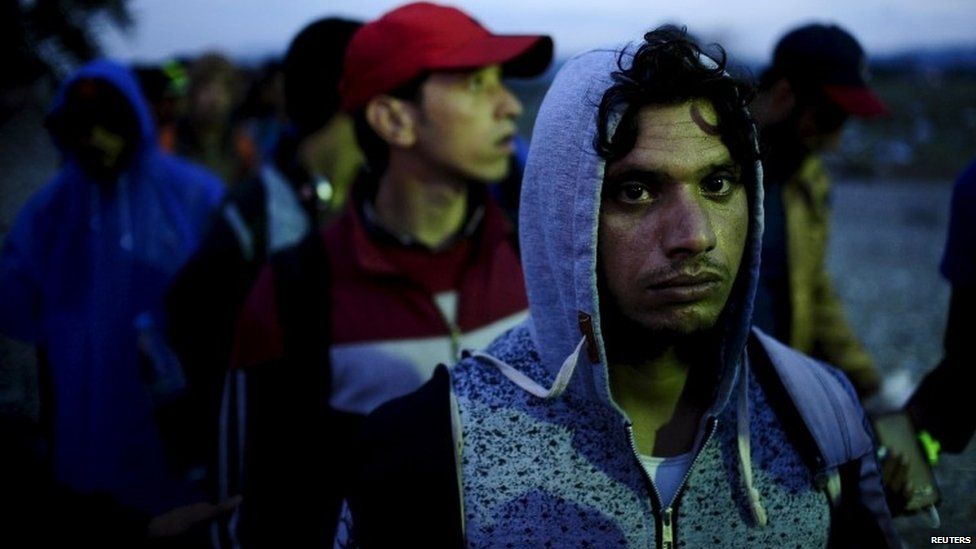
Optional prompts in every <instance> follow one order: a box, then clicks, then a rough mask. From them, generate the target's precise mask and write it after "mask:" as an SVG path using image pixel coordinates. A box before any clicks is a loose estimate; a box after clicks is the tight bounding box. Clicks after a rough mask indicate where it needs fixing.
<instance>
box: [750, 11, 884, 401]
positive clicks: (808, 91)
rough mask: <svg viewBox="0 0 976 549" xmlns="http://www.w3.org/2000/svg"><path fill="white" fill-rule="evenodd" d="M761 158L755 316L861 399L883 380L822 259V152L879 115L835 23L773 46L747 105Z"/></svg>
mask: <svg viewBox="0 0 976 549" xmlns="http://www.w3.org/2000/svg"><path fill="white" fill-rule="evenodd" d="M752 107H753V113H754V114H755V117H756V121H757V122H758V123H759V126H760V129H761V134H762V140H763V145H764V149H765V152H766V158H765V160H764V162H763V167H764V178H763V182H764V187H765V191H766V196H765V200H764V208H765V219H766V229H765V232H764V234H763V261H762V273H761V276H760V282H759V289H758V293H757V297H756V304H755V313H754V315H753V321H754V323H755V324H756V325H757V326H759V327H760V328H762V329H763V330H765V331H766V332H768V333H770V334H772V335H774V336H775V337H777V338H778V339H780V340H781V341H784V342H786V343H788V344H789V345H790V346H791V347H794V348H796V349H798V350H800V351H803V352H806V353H808V354H811V355H812V356H814V357H815V358H818V359H821V360H824V361H826V362H828V363H831V364H834V365H836V366H838V367H840V368H841V369H842V370H844V372H845V373H846V374H847V376H848V377H849V378H850V380H851V381H852V382H853V384H854V387H855V388H856V389H857V391H858V393H859V394H860V396H861V397H862V398H864V397H869V396H871V395H872V394H874V393H876V392H877V390H878V388H879V385H880V382H881V379H880V375H879V373H878V370H877V368H876V367H875V365H874V363H873V362H872V360H871V357H870V356H869V355H868V354H867V352H865V350H864V348H863V346H862V345H861V343H860V342H859V341H858V339H857V337H856V336H855V334H854V332H853V330H852V329H851V328H850V326H849V325H848V323H847V320H846V318H845V314H844V310H843V306H842V304H841V302H840V299H839V298H838V296H837V293H836V292H835V290H834V288H833V285H832V283H831V281H830V278H829V276H828V274H827V271H826V266H825V262H824V260H825V253H826V247H827V232H828V230H827V221H828V219H829V211H828V204H827V196H828V192H829V189H830V179H829V177H828V174H827V171H826V169H825V168H824V166H823V164H822V162H821V160H820V156H819V153H820V152H822V151H824V150H829V149H834V148H836V147H837V146H838V144H839V142H840V135H841V131H842V130H843V127H844V124H845V122H846V121H847V120H848V119H849V118H850V117H852V116H854V117H860V118H870V117H876V116H881V115H884V114H885V113H886V112H887V107H886V106H885V104H884V103H883V102H882V101H881V99H879V98H878V96H877V95H876V94H875V93H874V92H873V91H872V90H871V89H870V88H869V87H868V84H867V58H866V57H865V54H864V50H863V49H862V48H861V46H860V44H858V42H857V40H856V39H855V38H854V37H853V36H851V35H850V33H848V32H847V31H845V30H844V29H842V28H840V27H838V26H836V25H825V24H810V25H805V26H802V27H799V28H796V29H794V30H792V31H790V32H789V33H787V34H786V35H785V36H783V38H782V39H780V41H779V42H778V43H777V45H776V49H775V51H774V53H773V62H772V65H771V66H770V67H769V68H768V69H767V70H766V72H765V73H764V74H763V75H762V76H761V78H760V82H759V93H758V95H757V97H756V99H755V101H754V102H753V105H752Z"/></svg>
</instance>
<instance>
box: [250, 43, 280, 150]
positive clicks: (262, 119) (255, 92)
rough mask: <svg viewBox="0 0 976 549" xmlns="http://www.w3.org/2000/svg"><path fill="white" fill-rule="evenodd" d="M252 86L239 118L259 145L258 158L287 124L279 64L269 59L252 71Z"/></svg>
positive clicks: (276, 139)
mask: <svg viewBox="0 0 976 549" xmlns="http://www.w3.org/2000/svg"><path fill="white" fill-rule="evenodd" d="M251 72H252V73H253V74H252V75H251V78H250V81H251V85H250V86H249V87H248V89H247V93H246V94H245V96H244V102H243V104H242V105H241V108H240V111H239V112H238V119H239V120H240V124H241V125H242V126H243V128H244V131H246V132H247V133H248V134H249V135H250V136H251V139H253V140H254V142H255V143H256V144H257V146H258V150H259V151H260V154H261V157H262V158H263V157H264V156H266V155H267V154H268V153H269V152H270V151H271V150H272V149H273V148H274V146H275V143H276V142H277V141H278V136H279V135H280V134H281V131H282V130H283V129H284V127H285V126H286V125H287V124H288V114H287V112H286V111H285V90H284V73H283V71H282V65H281V61H279V60H278V59H272V60H270V61H267V62H265V63H263V64H262V65H261V66H260V67H259V68H258V69H256V70H254V71H251Z"/></svg>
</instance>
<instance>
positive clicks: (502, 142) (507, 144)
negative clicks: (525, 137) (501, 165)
mask: <svg viewBox="0 0 976 549" xmlns="http://www.w3.org/2000/svg"><path fill="white" fill-rule="evenodd" d="M495 144H496V145H497V146H498V147H499V148H502V149H506V150H509V151H514V150H515V134H514V133H513V134H507V135H505V136H503V137H501V138H500V139H498V141H495Z"/></svg>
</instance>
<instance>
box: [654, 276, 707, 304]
mask: <svg viewBox="0 0 976 549" xmlns="http://www.w3.org/2000/svg"><path fill="white" fill-rule="evenodd" d="M722 280H723V279H722V276H721V275H719V274H718V273H713V272H703V273H698V274H694V275H690V274H680V275H676V276H672V277H668V278H666V279H662V280H656V281H654V282H652V283H651V284H648V285H647V286H646V290H647V291H649V292H652V293H653V294H654V295H655V296H656V297H657V298H659V299H661V300H663V301H665V302H671V303H686V302H691V301H699V300H702V299H706V298H708V297H711V295H712V294H713V293H714V292H715V291H716V290H718V289H719V288H720V286H721V283H722Z"/></svg>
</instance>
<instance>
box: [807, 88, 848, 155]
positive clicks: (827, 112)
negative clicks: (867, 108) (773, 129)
mask: <svg viewBox="0 0 976 549" xmlns="http://www.w3.org/2000/svg"><path fill="white" fill-rule="evenodd" d="M794 116H795V118H796V133H797V138H798V139H799V140H800V143H801V144H802V145H803V146H804V147H805V148H806V150H808V151H811V152H824V151H834V150H837V148H838V147H839V146H840V138H841V134H842V132H843V131H844V124H845V123H846V122H847V119H848V115H847V113H846V112H844V110H843V109H841V108H840V107H839V106H837V105H835V104H834V103H833V102H831V101H830V100H828V99H827V98H826V97H824V96H823V94H822V93H819V92H816V93H814V94H813V95H812V96H811V97H807V98H801V99H800V100H799V102H798V104H797V106H796V113H795V115H794Z"/></svg>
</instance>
